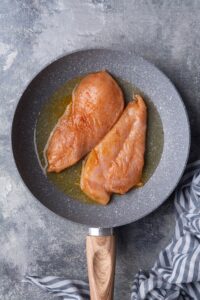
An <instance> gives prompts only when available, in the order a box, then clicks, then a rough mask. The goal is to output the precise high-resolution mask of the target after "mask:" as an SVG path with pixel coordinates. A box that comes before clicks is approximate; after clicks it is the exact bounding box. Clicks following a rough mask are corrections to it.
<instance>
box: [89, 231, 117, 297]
mask: <svg viewBox="0 0 200 300" xmlns="http://www.w3.org/2000/svg"><path fill="white" fill-rule="evenodd" d="M86 251H87V264H88V277H89V284H90V299H91V300H112V299H113V283H114V273H115V237H114V236H113V235H112V236H87V240H86Z"/></svg>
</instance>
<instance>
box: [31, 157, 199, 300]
mask: <svg viewBox="0 0 200 300" xmlns="http://www.w3.org/2000/svg"><path fill="white" fill-rule="evenodd" d="M175 211H176V227H175V234H174V237H173V239H172V241H171V243H170V244H169V245H168V246H167V247H166V249H165V250H164V251H162V252H161V253H160V255H159V257H158V260H157V261H156V263H155V264H154V267H153V268H152V270H151V271H149V272H144V271H139V272H138V274H137V275H136V276H135V279H134V282H133V286H132V291H131V300H164V299H165V300H175V299H178V300H180V299H183V300H189V299H193V300H200V161H197V162H195V163H193V164H190V165H188V166H187V168H186V172H185V175H184V176H183V178H182V180H181V182H180V184H179V187H178V188H177V190H176V193H175ZM25 280H26V281H28V282H31V283H35V284H36V285H37V286H39V287H41V288H43V289H45V290H46V291H48V292H50V293H52V294H55V295H56V296H62V297H63V299H71V300H72V299H77V300H86V299H89V287H88V284H87V283H84V282H83V281H78V280H65V279H62V278H59V277H53V276H48V277H44V278H40V277H34V276H26V279H25Z"/></svg>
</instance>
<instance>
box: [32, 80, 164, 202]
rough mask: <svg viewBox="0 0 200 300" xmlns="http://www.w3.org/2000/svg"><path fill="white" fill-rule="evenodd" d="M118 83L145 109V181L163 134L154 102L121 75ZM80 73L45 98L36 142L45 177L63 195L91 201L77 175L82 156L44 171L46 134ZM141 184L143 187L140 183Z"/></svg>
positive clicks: (159, 151) (127, 98) (159, 150)
mask: <svg viewBox="0 0 200 300" xmlns="http://www.w3.org/2000/svg"><path fill="white" fill-rule="evenodd" d="M115 79H116V80H117V82H118V83H119V85H120V86H121V88H122V90H123V93H124V96H125V101H126V102H128V101H130V100H131V99H132V96H133V94H136V93H137V94H140V95H141V96H142V97H143V99H144V100H145V103H146V105H147V109H148V127H147V141H146V153H145V166H144V170H143V179H142V182H143V184H145V183H146V182H147V181H148V180H149V178H150V177H151V176H152V174H153V173H154V171H155V169H156V167H157V165H158V163H159V161H160V158H161V155H162V150H163V144H164V135H163V127H162V122H161V118H160V116H159V113H158V112H157V110H156V108H155V106H154V104H153V102H152V101H151V100H150V99H148V97H147V96H146V95H144V94H143V93H142V91H140V90H139V89H137V88H136V87H134V86H133V85H132V84H131V83H129V82H127V81H124V80H123V79H121V78H115ZM80 80H81V77H77V78H74V79H72V80H69V81H67V82H66V83H65V84H63V85H62V86H61V87H60V88H58V90H57V91H56V92H55V93H54V94H53V95H52V96H51V97H50V98H49V99H47V101H46V102H45V104H44V105H43V108H42V110H41V112H40V114H39V116H38V120H37V124H36V129H35V144H36V151H37V154H38V158H39V160H40V164H41V166H42V168H43V170H44V173H45V175H46V176H47V177H48V179H49V180H50V181H51V182H53V183H54V184H55V185H56V187H57V188H58V189H59V190H61V191H62V192H64V193H65V194H66V195H68V196H70V197H73V198H74V199H77V200H79V201H81V202H85V203H91V204H94V202H93V201H91V200H90V199H89V198H88V197H87V196H86V195H85V194H84V193H83V192H82V191H81V189H80V175H81V167H82V160H81V161H79V162H78V163H77V164H75V165H74V166H72V167H70V168H68V169H66V170H64V171H62V172H61V173H59V174H57V173H48V172H47V173H46V171H45V167H46V157H45V151H44V150H45V146H46V144H47V141H48V138H49V135H50V133H51V131H52V130H53V128H54V126H55V125H56V123H57V121H58V119H59V118H60V117H61V116H62V114H63V113H64V111H65V109H66V106H67V105H68V104H69V103H70V102H71V101H72V91H73V89H74V88H75V86H76V85H77V84H78V83H79V82H80ZM140 188H142V187H140Z"/></svg>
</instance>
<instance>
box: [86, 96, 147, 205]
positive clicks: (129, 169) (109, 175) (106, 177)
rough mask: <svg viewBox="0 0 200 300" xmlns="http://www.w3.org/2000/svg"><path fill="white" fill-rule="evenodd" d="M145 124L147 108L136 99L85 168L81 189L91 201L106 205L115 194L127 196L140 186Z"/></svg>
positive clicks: (139, 99) (90, 157)
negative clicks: (130, 191)
mask: <svg viewBox="0 0 200 300" xmlns="http://www.w3.org/2000/svg"><path fill="white" fill-rule="evenodd" d="M146 123H147V112H146V105H145V103H144V101H143V99H142V98H141V97H140V96H139V95H136V96H135V99H134V101H132V102H129V104H128V105H127V107H126V108H125V110H124V112H123V114H122V115H121V117H120V119H119V120H118V122H117V123H116V124H115V125H114V127H113V128H112V129H111V130H110V131H109V132H108V133H107V135H106V136H105V137H104V138H103V140H102V141H101V142H100V143H99V144H98V145H97V146H96V147H95V148H94V149H93V150H92V151H91V153H90V154H89V156H88V158H87V159H86V161H85V163H84V165H83V168H82V174H81V189H82V190H83V192H84V193H86V194H87V195H88V196H89V197H90V198H91V199H93V200H94V201H96V202H99V203H101V204H107V203H108V202H109V200H110V195H111V194H112V193H119V194H124V193H126V192H127V191H128V190H129V189H131V188H132V187H133V186H137V185H139V184H140V183H141V177H142V170H143V166H144V152H145V138H146Z"/></svg>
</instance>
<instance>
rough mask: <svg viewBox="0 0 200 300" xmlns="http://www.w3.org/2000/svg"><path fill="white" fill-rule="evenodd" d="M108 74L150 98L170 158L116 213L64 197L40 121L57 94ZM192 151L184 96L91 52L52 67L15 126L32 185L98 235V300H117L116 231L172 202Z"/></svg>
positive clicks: (122, 61) (114, 57)
mask: <svg viewBox="0 0 200 300" xmlns="http://www.w3.org/2000/svg"><path fill="white" fill-rule="evenodd" d="M102 69H107V70H109V72H110V73H111V74H113V75H114V76H117V77H120V78H123V80H125V81H128V82H131V83H132V84H134V86H136V87H137V88H138V89H139V90H141V91H142V92H143V93H144V94H145V95H147V96H148V98H149V99H150V100H151V101H152V102H153V104H154V106H155V107H156V109H157V112H158V114H159V115H160V118H161V121H162V126H163V133H164V144H163V150H162V155H161V158H160V161H159V163H158V166H157V167H156V169H155V170H154V173H153V174H152V176H151V177H150V179H149V180H148V181H147V182H146V184H145V185H144V186H143V187H142V188H138V189H133V190H131V191H130V192H128V193H127V194H125V195H123V196H118V195H115V196H114V197H113V199H112V201H111V202H110V204H109V205H108V206H100V205H90V204H87V203H82V202H79V201H77V200H76V199H74V198H73V197H69V196H67V195H65V194H64V193H63V192H62V191H60V190H59V189H58V188H57V187H56V186H55V185H54V184H53V183H52V182H50V181H49V180H48V178H47V177H46V176H45V174H44V172H43V170H42V168H41V166H40V163H39V161H38V156H37V153H36V147H35V127H36V123H37V119H38V115H39V113H40V111H41V110H42V108H43V106H44V104H45V103H47V101H48V99H49V98H50V96H51V95H52V94H53V93H54V92H55V90H57V89H58V88H59V86H61V85H62V84H63V83H64V82H66V81H67V80H69V79H72V78H74V77H77V76H81V75H84V74H87V73H90V72H95V71H99V70H102ZM130 100H131V99H130ZM189 148H190V131H189V123H188V117H187V113H186V110H185V107H184V105H183V102H182V100H181V97H180V95H179V94H178V92H177V90H176V89H175V87H174V86H173V84H172V83H171V82H170V80H169V79H168V78H167V77H166V76H165V75H164V74H163V73H162V72H161V71H159V70H158V69H157V68H156V67H155V66H153V65H152V64H150V63H149V62H147V61H146V60H144V59H143V58H141V57H138V56H136V55H135V54H133V53H131V52H119V51H113V50H108V49H91V50H82V51H77V52H74V53H71V54H68V55H65V56H63V57H61V58H59V59H57V60H56V61H54V62H52V63H51V64H49V65H48V66H47V67H45V68H44V69H43V70H42V71H41V72H40V73H39V74H38V75H37V76H36V77H35V78H34V79H33V80H32V81H31V82H30V83H29V85H28V86H27V88H26V89H25V91H24V93H23V94H22V96H21V98H20V100H19V102H18V105H17V107H16V111H15V114H14V119H13V124H12V149H13V155H14V159H15V162H16V166H17V168H18V171H19V173H20V175H21V178H22V180H23V181H24V183H25V185H26V186H27V187H28V189H29V190H30V192H31V193H32V194H33V195H34V196H35V198H37V199H38V200H39V201H40V202H41V203H42V204H43V205H44V206H46V207H47V208H48V209H50V210H52V211H53V212H55V213H56V214H58V215H60V216H62V217H64V218H66V219H68V220H70V221H74V222H78V223H81V224H85V225H88V226H89V227H90V229H89V235H88V237H87V260H88V272H89V282H90V292H91V299H112V296H113V292H112V291H113V279H114V264H115V238H114V236H113V230H112V229H113V228H114V227H117V226H121V225H125V224H128V223H131V222H133V221H136V220H138V219H140V218H142V217H144V216H145V215H147V214H149V213H150V212H152V211H153V210H155V209H156V208H157V207H158V206H159V205H161V204H162V203H163V202H164V200H165V199H166V198H167V197H168V196H169V195H170V194H171V193H172V191H173V190H174V188H175V187H176V185H177V183H178V181H179V179H180V177H181V175H182V173H183V170H184V168H185V165H186V162H187V158H188V153H189Z"/></svg>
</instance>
